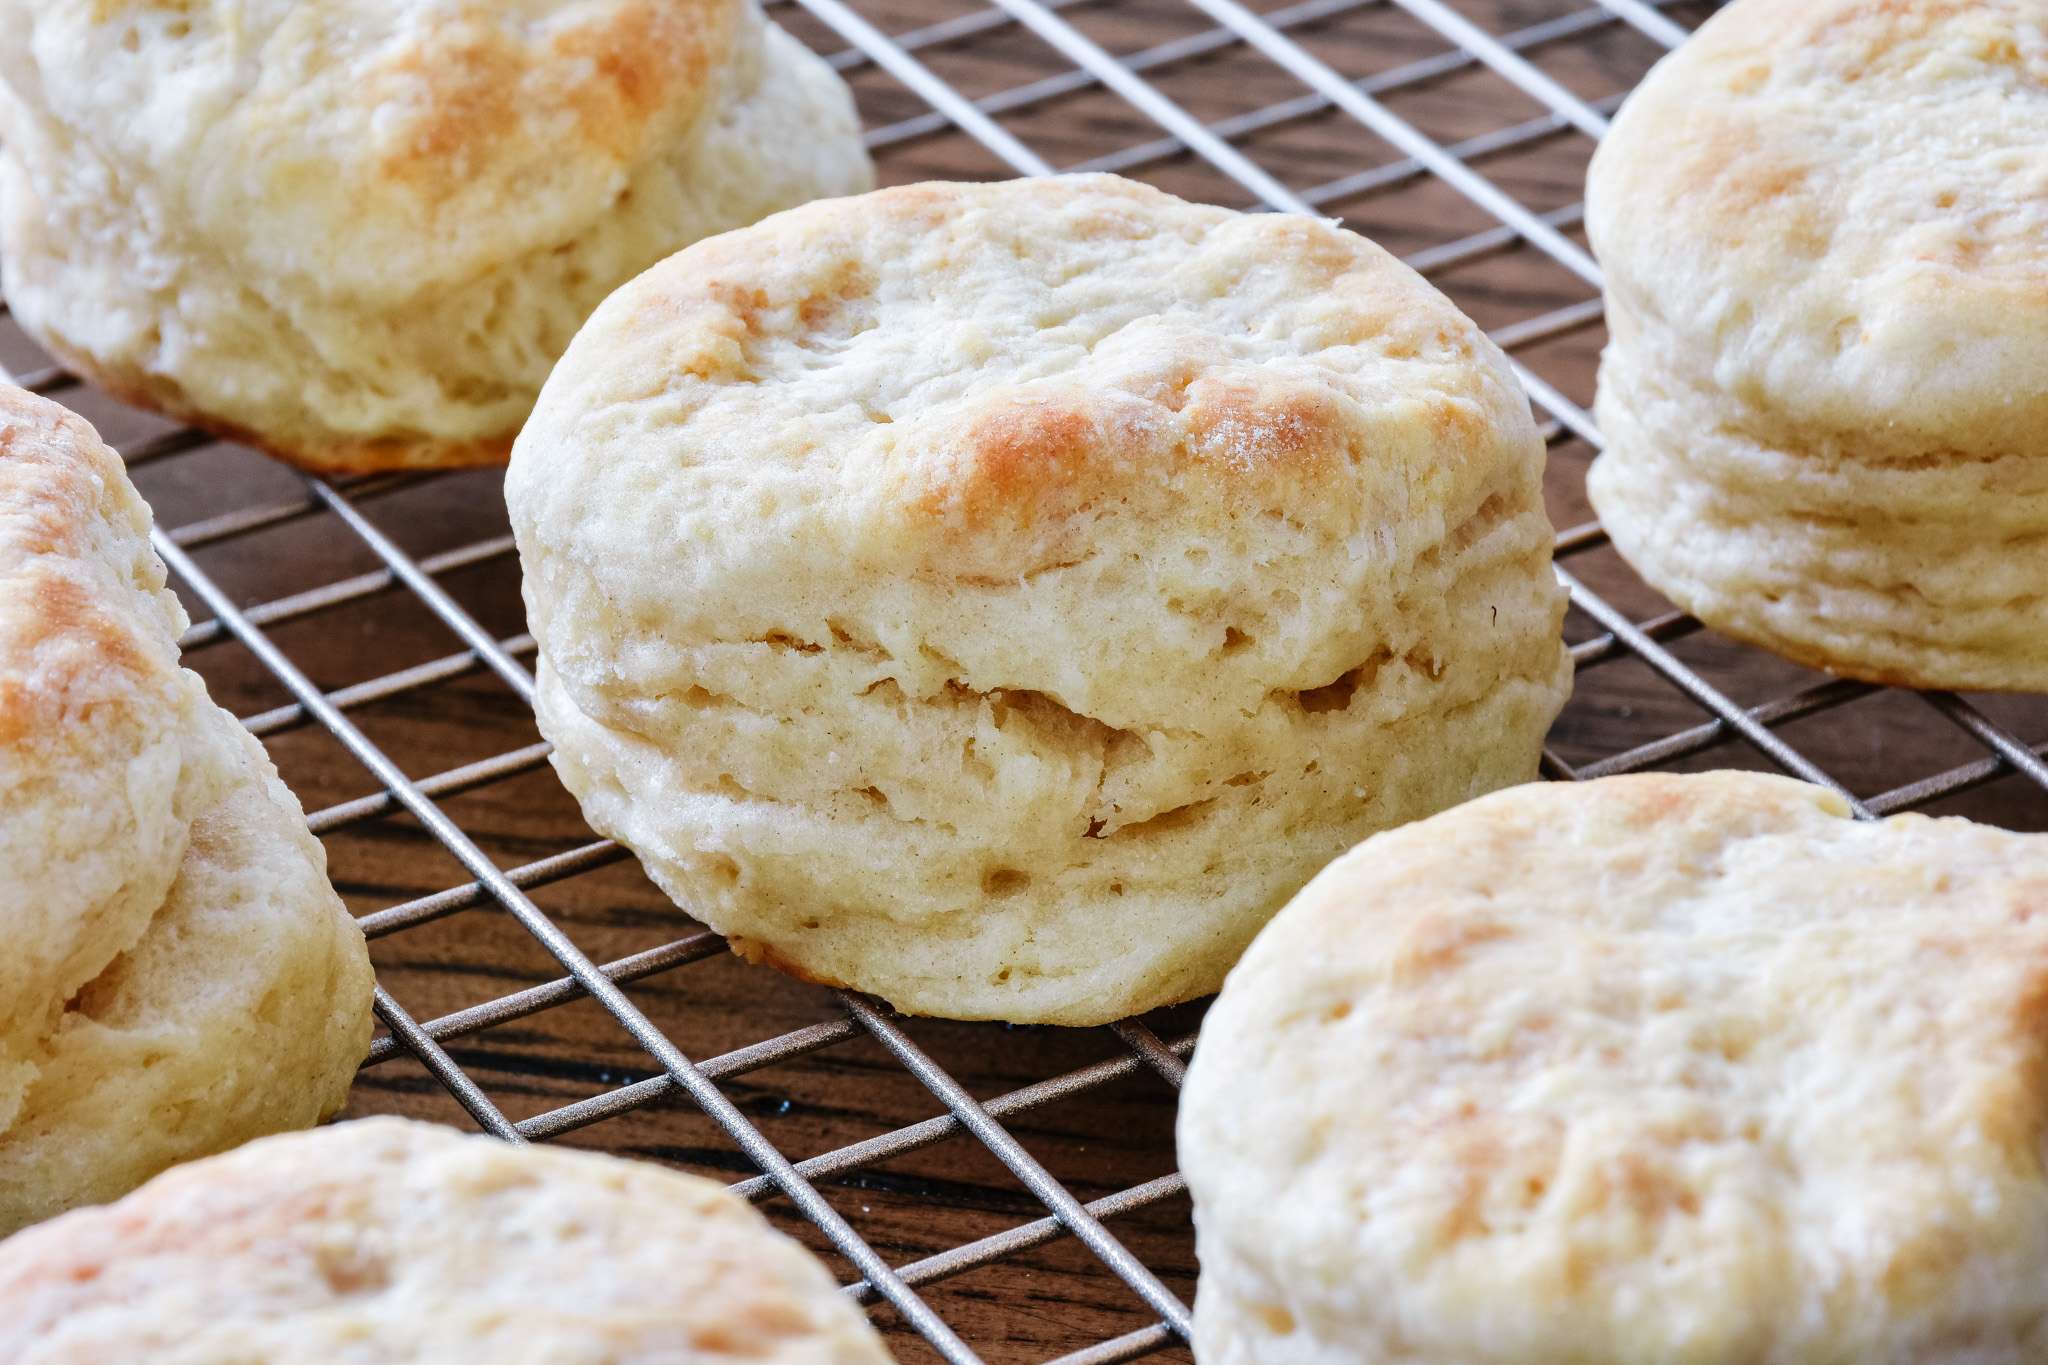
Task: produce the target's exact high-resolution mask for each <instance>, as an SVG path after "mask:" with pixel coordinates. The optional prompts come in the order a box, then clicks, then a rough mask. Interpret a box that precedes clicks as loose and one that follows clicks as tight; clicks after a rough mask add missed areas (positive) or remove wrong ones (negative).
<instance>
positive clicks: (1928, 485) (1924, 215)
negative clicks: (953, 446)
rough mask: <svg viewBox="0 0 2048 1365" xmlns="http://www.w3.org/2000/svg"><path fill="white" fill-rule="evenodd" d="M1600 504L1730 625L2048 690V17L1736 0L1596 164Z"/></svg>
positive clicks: (1873, 664) (1714, 620)
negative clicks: (1600, 285)
mask: <svg viewBox="0 0 2048 1365" xmlns="http://www.w3.org/2000/svg"><path fill="white" fill-rule="evenodd" d="M1586 204H1587V230H1588V234H1589V236H1590V239H1591V241H1592V244H1593V247H1594V250H1595V252H1596V253H1597V254H1598V256H1599V258H1600V263H1601V266H1602V268H1603V269H1604V271H1605V272H1606V295H1607V316H1608V322H1609V327H1610V334H1611V335H1610V341H1609V344H1608V347H1607V351H1606V354H1605V356H1604V358H1603V359H1602V362H1601V373H1600V391H1599V399H1598V403H1597V409H1596V411H1597V416H1598V419H1599V422H1600V427H1601V431H1602V434H1603V435H1604V437H1605V438H1606V443H1607V444H1606V450H1605V453H1604V454H1603V455H1601V457H1600V458H1599V459H1598V460H1596V461H1595V463H1594V465H1593V469H1592V472H1591V475H1590V477H1589V483H1588V490H1589V492H1590V494H1591V496H1592V500H1593V504H1594V506H1595V508H1596V509H1597V510H1598V511H1599V513H1600V517H1601V521H1602V523H1603V525H1605V526H1606V528H1607V530H1608V532H1609V534H1610V535H1611V536H1612V537H1613V540H1614V544H1615V546H1616V548H1617V549H1619V550H1620V551H1621V553H1622V554H1623V556H1624V557H1626V558H1627V559H1628V560H1629V562H1630V563H1631V564H1633V565H1634V566H1635V567H1636V568H1637V569H1638V570H1639V571H1640V572H1641V573H1642V574H1643V576H1644V577H1645V578H1646V579H1647V580H1648V581H1649V582H1650V583H1651V584H1652V585H1654V586H1655V587H1657V588H1658V589H1659V590H1660V591H1662V592H1663V593H1664V594H1665V595H1666V596H1668V597H1669V598H1671V600H1672V601H1674V602H1676V603H1677V604H1678V605H1679V606H1681V607H1683V608H1684V609H1685V610H1686V611H1688V612H1690V613H1692V614H1693V615H1695V616H1697V617H1699V618H1700V619H1701V620H1703V621H1705V622H1707V623H1708V624H1709V625H1711V626H1713V627H1715V628H1716V629H1719V630H1722V631H1724V632H1726V633H1728V634H1731V635H1734V636H1736V637H1738V638H1741V639H1745V640H1749V641H1752V642H1754V643H1757V644H1761V645H1763V646H1765V647H1767V648H1770V649H1774V650H1776V651H1778V652H1779V653H1782V654H1785V655H1787V656H1789V657H1791V658H1793V659H1796V660H1798V661H1800V662H1803V663H1807V664H1810V665H1813V666H1815V667H1821V668H1827V669H1831V670H1833V671H1835V672H1837V673H1842V674H1846V675H1849V676H1852V677H1859V678H1864V679H1868V680H1871V681H1875V682H1887V683H1900V684H1905V685H1909V686H1917V687H1968V688H1981V689H2007V690H2024V691H2040V690H2048V553H2044V546H2048V385H2044V384H2043V383H2042V382H2041V376H2042V375H2043V374H2044V373H2048V13H2044V12H2043V10H2042V9H2041V6H2040V5H2039V3H2038V0H1968V2H1967V3H1965V2H1964V0H1915V2H1914V3H1906V4H1877V3H1871V0H1737V3H1735V4H1732V5H1730V6H1728V7H1727V8H1726V9H1724V10H1722V11H1721V12H1720V13H1719V14H1717V15H1716V16H1714V17H1713V18H1712V19H1710V20H1709V21H1708V22H1707V23H1706V24H1704V25H1703V26H1702V27H1701V28H1700V30H1699V32H1698V33H1697V34H1696V35H1695V36H1694V37H1693V38H1692V39H1691V40H1689V41H1688V42H1687V43H1686V44H1685V45H1684V46H1683V47H1682V48H1680V49H1679V50H1678V51H1677V52H1675V53H1673V54H1672V55H1671V56H1670V57H1668V58H1666V59H1665V60H1664V61H1663V62H1661V63H1659V64H1658V66H1657V68H1656V69H1655V70H1654V71H1653V72H1652V73H1651V74H1650V75H1649V77H1647V78H1646V79H1645V80H1644V81H1643V83H1642V84H1641V86H1640V87H1638V89H1637V90H1636V92H1635V93H1634V94H1633V95H1631V96H1630V98H1629V99H1628V101H1627V102H1626V104H1624V106H1623V108H1622V110H1621V113H1620V114H1619V115H1618V116H1617V117H1616V119H1615V122H1614V126H1613V129H1612V131H1611V132H1610V134H1609V135H1608V137H1607V139H1606V140H1605V141H1604V142H1603V143H1602V144H1601V147H1600V149H1599V151H1598V152H1597V154H1596V155H1595V156H1594V158H1593V165H1592V169H1591V172H1590V175H1589V177H1588V182H1587V190H1586Z"/></svg>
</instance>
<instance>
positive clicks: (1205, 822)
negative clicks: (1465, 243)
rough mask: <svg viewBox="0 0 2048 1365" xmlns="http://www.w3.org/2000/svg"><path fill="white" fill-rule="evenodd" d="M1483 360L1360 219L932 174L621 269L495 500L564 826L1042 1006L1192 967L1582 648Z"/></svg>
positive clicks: (1410, 800)
mask: <svg viewBox="0 0 2048 1365" xmlns="http://www.w3.org/2000/svg"><path fill="white" fill-rule="evenodd" d="M1541 467H1542V448H1541V444H1540V442H1539V441H1538V440H1537V438H1536V435H1535V432H1534V428H1533V423H1532V422H1531V420H1530V417H1529V413H1528V407H1527V403H1526V400H1525V399H1524V398H1523V397H1522V395H1521V393H1520V391H1519V389H1518V388H1517V387H1516V386H1515V384H1514V381H1513V379H1512V377H1511V375H1510V374H1509V373H1508V370H1507V368H1506V365H1505V363H1504V362H1503V361H1502V360H1501V358H1500V357H1499V355H1498V353H1497V352H1495V351H1494V350H1493V349H1492V347H1491V346H1490V345H1489V344H1488V343H1487V342H1486V341H1485V339H1484V338H1483V337H1482V336H1481V335H1480V334H1479V333H1478V331H1477V329H1476V328H1474V327H1473V326H1472V325H1471V324H1470V323H1469V322H1467V321H1466V320H1465V319H1463V318H1462V317H1460V316H1459V315H1458V314H1457V313H1456V312H1455V311H1454V310H1453V309H1452V308H1451V307H1450V305H1449V304H1448V303H1447V302H1445V301H1444V300H1443V299H1442V298H1441V297H1440V296H1439V295H1437V294H1435V293H1434V291H1432V290H1430V289H1429V288H1428V287H1427V285H1425V284H1424V283H1423V282H1422V281H1420V280H1419V279H1418V278H1417V277H1415V276H1414V275H1413V274H1412V273H1411V272H1409V271H1407V270H1406V269H1404V268H1403V267H1401V266H1399V265H1398V263H1396V262H1394V261H1393V260H1392V259H1391V258H1389V257H1387V256H1385V254H1384V253H1382V252H1380V251H1379V250H1378V249H1377V248H1375V247H1373V246H1371V245H1370V244H1369V243H1366V242H1364V241H1363V240H1362V239H1359V238H1356V237H1353V236H1351V235H1349V234H1345V233H1341V232H1338V231H1336V230H1334V229H1332V228H1330V227H1328V226H1326V225H1323V224H1320V223H1315V222H1311V221H1306V220H1301V219H1293V218H1285V217H1263V218H1261V217H1242V216H1238V215H1233V214H1230V213H1227V212H1224V211H1221V210H1215V209H1206V208H1198V207H1194V206H1190V205H1186V204H1182V203H1180V202H1179V201H1176V200H1173V199H1170V198H1168V197H1167V196H1164V195H1161V194H1158V193H1157V192H1155V191H1151V190H1147V189H1144V188H1142V187H1138V186H1133V185H1130V184H1128V183H1127V182H1120V181H1116V180H1114V179H1112V178H1107V177H1080V178H1074V179H1062V180H1051V181H1042V182H1028V183H1015V184H1010V185H1001V186H946V185H937V186H923V187H913V188H909V189H903V190H894V191H884V192H882V193H881V194H878V195H873V196H869V197H867V198H864V199H856V200H848V201H839V202H835V203H828V204H821V205H815V206H812V207H810V208H807V209H802V210H797V211H795V212H793V213H790V214H786V215H782V216H779V217H777V218H774V219H771V220H769V221H768V222H767V223H764V224H763V225H761V226H760V227H758V228H756V229H754V230H752V231H750V232H747V233H739V234H733V235H730V236H727V237H724V238H720V239H717V240H715V241H712V242H708V243H704V244H702V245H700V246H699V247H697V248H693V249H692V250H691V251H689V252H687V253H684V254H682V255H680V256H678V257H676V258H674V259H673V260H671V261H669V262H667V263H665V264H664V265H663V266H661V267H660V268H658V269H657V270H655V271H653V272H650V273H649V274H648V275H646V276H643V277H642V278H641V279H640V280H638V281H636V282H635V283H634V284H633V285H631V286H629V287H628V288H627V289H625V290H622V291H621V292H620V293H619V294H617V295H615V296H614V297H613V298H612V299H611V300H609V301H608V302H607V303H606V305H605V306H604V308H602V309H601V310H600V311H599V313H598V314H597V315H596V316H595V317H594V318H593V320H592V322H591V324H590V325H589V326H588V327H587V328H586V329H585V331H584V333H583V334H582V335H581V336H580V337H579V339H578V342H577V344H576V345H575V346H574V347H573V348H572V349H571V352H570V353H569V355H568V356H567V357H565V359H564V362H563V364H562V366H561V367H560V368H559V369H558V370H557V372H556V374H555V376H554V377H553V378H552V379H551V380H550V383H549V387H548V390H547V392H546V394H545V396H544V398H543V400H542V403H541V404H540V406H539V408H538V409H537V411H536V415H535V419H534V421H533V423H532V424H530V425H529V427H528V429H527V431H526V433H525V434H524V435H523V437H522V439H521V442H520V446H519V448H518V451H517V452H516V454H515V458H514V464H513V470H512V474H511V477H510V481H509V484H508V497H509V501H510V503H511V506H512V510H513V519H514V525H515V529H516V531H517V533H518V535H519V540H520V551H521V557H522V563H523V565H524V568H525V572H526V593H527V601H528V607H529V614H530V617H531V619H532V621H533V623H534V630H535V635H536V638H537V639H538V640H539V641H540V661H541V666H540V683H541V688H540V714H541V719H542V724H543V727H544V729H545V731H546V733H547V734H548V735H549V736H550V738H551V739H553V740H554V741H555V744H556V753H555V763H556V766H557V768H558V770H559V771H560V772H561V774H562V776H563V778H564V780H565V781H566V782H567V783H568V785H569V787H570V788H571V790H572V791H574V792H575V793H576V794H577V796H578V797H579V799H580V800H581V801H582V803H583V807H584V810H585V813H586V814H587V815H588V816H589V818H590V819H591V821H592V822H593V824H594V825H596V826H597V827H598V828H599V829H602V830H605V831H607V832H609V833H611V834H613V835H615V836H616V837H618V838H620V839H621V840H623V841H624V842H625V843H627V844H628V845H630V846H631V847H632V848H633V849H634V850H635V851H636V852H637V853H638V854H639V855H640V857H641V859H642V861H643V863H645V865H646V866H647V867H648V869H649V871H650V872H651V873H652V874H653V875H654V877H655V878H656V879H657V880H658V881H660V882H661V884H662V885H663V886H664V888H665V889H667V890H668V891H669V892H670V893H671V894H672V895H673V896H674V897H675V898H676V900H677V901H678V903H679V904H680V905H682V906H683V907H684V908H685V909H687V910H689V911H690V912H691V913H692V914H695V915H698V916H700V917H701V918H703V919H705V920H706V921H707V922H708V923H710V924H712V925H714V926H715V927H717V928H719V929H720V930H721V931H723V932H725V933H726V934H728V935H729V936H731V937H732V939H733V940H734V943H735V946H736V947H737V948H738V949H739V951H741V952H742V953H745V954H748V955H751V956H754V957H758V958H763V959H766V960H769V961H772V962H774V963H776V964H777V965H779V966H782V967H785V968H786V969H789V970H792V971H795V972H797V973H799V974H801V975H804V976H808V977H811V978H814V979H817V980H822V981H829V982H834V983H841V984H847V985H853V986H857V987H859V988H860V989H863V990H868V991H873V992H876V993H879V994H881V995H884V996H886V997H887V998H888V999H889V1000H890V1001H892V1002H893V1003H894V1004H896V1005H898V1006H899V1007H902V1008H905V1009H909V1010H913V1011H918V1012H924V1013H935V1014H946V1015H953V1016H960V1017H976V1018H979V1017H995V1018H1006V1019H1028V1020H1037V1021H1053V1022H1063V1023H1083V1022H1094V1021H1099V1020H1102V1019H1106V1018H1115V1017H1119V1016H1121V1015H1124V1014H1128V1013H1132V1012H1134V1011H1137V1010H1140V1009H1143V1008H1146V1007H1148V1006H1151V1005H1155V1004H1160V1003H1164V1002H1167V1001H1171V1000H1177V999H1184V998H1187V997H1190V996H1194V995H1199V994H1203V993H1206V992H1207V991H1209V990H1212V989H1214V988H1215V986H1216V984H1217V982H1218V981H1219V980H1220V979H1221V976H1222V973H1223V971H1224V969H1225V968H1226V967H1227V966H1228V964H1229V963H1230V961H1231V960H1233V959H1234V957H1235V956H1236V954H1237V953H1238V951H1239V950H1240V949H1241V948H1242V947H1243V945H1244V943H1245V942H1246V941H1247V940H1248V939H1249V937H1250V936H1251V934H1252V933H1253V932H1254V931H1255V930H1256V929H1257V927H1258V925H1259V924H1260V923H1261V922H1263V920H1264V918H1265V917H1266V916H1267V915H1268V914H1269V913H1270V912H1271V911H1272V910H1273V909H1274V908H1276V907H1277V906H1278V905H1279V904H1280V903H1281V901H1283V900H1284V899H1285V898H1286V896H1287V895H1288V894H1290V893H1291V891H1292V890H1293V889H1294V888H1295V887H1297V886H1298V885H1299V884H1300V883H1301V882H1302V881H1303V880H1305V879H1306V877H1307V876H1308V875H1309V874H1310V873H1311V872H1313V871H1314V869H1315V868H1316V867H1318V866H1320V865H1321V864H1322V862H1324V861H1325V860H1326V859H1328V858H1329V857H1330V856H1332V855H1334V854H1335V853H1336V852H1338V851H1339V850H1340V849H1342V848H1343V847H1345V846H1347V845H1348V844H1349V843H1350V842H1352V841H1355V840H1356V839H1357V838H1358V837H1360V836H1361V835H1362V834H1364V833H1365V832H1367V831H1369V830H1372V829H1377V828H1382V827H1384V826H1386V825H1389V824H1394V823H1398V822H1399V821H1401V820H1404V819H1409V818H1413V817H1414V816H1415V815H1418V814H1423V813H1427V812H1430V811H1434V810H1438V809H1441V808H1442V807H1444V806H1446V805H1450V804H1453V803H1455V802H1457V801H1460V800H1463V799H1466V798H1467V797H1470V796H1472V795H1475V794H1477V793H1478V792H1481V791H1485V790H1489V789H1491V788H1493V787H1496V786H1500V785H1502V784H1505V783H1509V782H1516V781H1523V780H1526V779H1528V778H1529V777H1531V776H1533V775H1534V771H1535V764H1536V758H1537V749H1538V745H1539V744H1540V740H1541V735H1542V733H1543V731H1544V729H1545V728H1546V727H1547V725H1548V723H1549V720H1550V719H1551V717H1552V716H1553V715H1554V714H1555V712H1556V710H1557V708H1558V706H1559V705H1560V704H1561V702H1562V698H1563V695H1564V692H1565V689H1566V687H1567V685H1568V677H1569V664H1568V661H1567V660H1566V658H1565V656H1564V653H1563V649H1562V646H1561V644H1560V642H1559V638H1558V622H1559V619H1560V615H1561V612H1562V610H1563V603H1562V597H1561V594H1560V592H1559V590H1558V588H1557V585H1556V583H1555V581H1554V579H1553V578H1552V576H1551V574H1550V572H1549V555H1550V539H1551V534H1550V529H1549V525H1548V522H1547V520H1546V519H1545V517H1544V514H1543V511H1542V507H1541V503H1540V498H1539V482H1540V474H1541Z"/></svg>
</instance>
